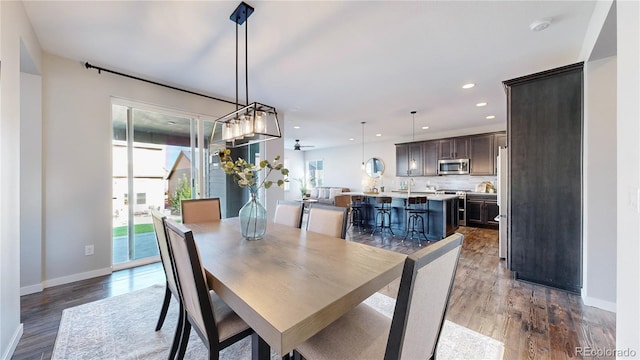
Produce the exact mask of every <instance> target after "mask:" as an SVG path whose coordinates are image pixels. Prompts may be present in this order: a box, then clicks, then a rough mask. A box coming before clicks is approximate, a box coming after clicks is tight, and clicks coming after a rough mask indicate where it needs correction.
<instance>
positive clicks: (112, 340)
mask: <svg viewBox="0 0 640 360" xmlns="http://www.w3.org/2000/svg"><path fill="white" fill-rule="evenodd" d="M163 296H164V286H161V285H154V286H151V287H148V288H145V289H142V290H138V291H134V292H130V293H127V294H124V295H119V296H115V297H111V298H107V299H103V300H99V301H94V302H92V303H88V304H84V305H80V306H76V307H72V308H68V309H65V310H64V311H63V312H62V319H61V320H60V328H59V330H58V335H57V338H56V342H55V345H54V349H53V354H52V357H51V358H52V359H53V360H73V359H78V360H80V359H82V360H88V359H151V360H155V359H158V360H159V359H166V358H167V357H168V355H169V348H170V347H171V342H172V340H173V335H174V329H175V325H176V322H177V318H178V315H177V313H178V306H177V305H176V304H175V300H172V302H171V306H170V307H169V312H168V314H167V319H166V320H165V323H164V326H163V327H162V329H161V330H160V331H157V332H156V331H154V328H155V325H156V321H157V320H158V314H159V311H160V307H161V305H162V299H163ZM366 302H367V303H368V304H369V305H371V306H373V307H375V308H377V309H378V310H379V311H381V312H382V313H384V314H387V315H388V316H391V315H392V313H393V307H394V304H395V300H394V299H392V298H390V297H388V296H385V295H381V294H375V295H373V296H372V297H370V298H369V299H367V300H366ZM503 350H504V347H503V344H502V343H500V342H499V341H497V340H494V339H492V338H490V337H487V336H484V335H482V334H479V333H477V332H474V331H472V330H469V329H467V328H465V327H462V326H459V325H457V324H454V323H452V322H449V321H446V322H445V326H444V328H443V331H442V336H441V338H440V343H439V346H438V352H437V354H438V356H437V357H438V358H439V359H501V358H502V353H503ZM206 354H207V350H206V347H205V346H204V344H203V343H202V342H201V341H200V338H199V337H198V336H197V335H196V334H195V332H193V331H192V333H191V337H190V338H189V346H188V347H187V353H186V356H185V359H194V360H195V359H204V358H206V357H207V356H206ZM250 358H251V339H250V337H249V338H246V339H244V340H242V341H240V342H238V343H236V344H234V345H232V346H230V347H228V348H226V349H224V350H223V351H222V352H221V353H220V359H228V360H237V359H250ZM271 358H272V359H274V360H275V359H279V356H278V354H275V353H272V355H271Z"/></svg>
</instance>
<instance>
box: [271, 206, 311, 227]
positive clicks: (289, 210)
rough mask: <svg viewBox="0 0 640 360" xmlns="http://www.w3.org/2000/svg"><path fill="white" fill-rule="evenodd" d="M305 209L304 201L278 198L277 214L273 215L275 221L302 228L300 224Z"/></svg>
mask: <svg viewBox="0 0 640 360" xmlns="http://www.w3.org/2000/svg"><path fill="white" fill-rule="evenodd" d="M303 210H304V203H303V202H302V201H284V200H278V204H277V205H276V214H275V216H274V217H273V222H274V223H277V224H282V225H287V226H291V227H296V228H298V229H300V226H302V211H303Z"/></svg>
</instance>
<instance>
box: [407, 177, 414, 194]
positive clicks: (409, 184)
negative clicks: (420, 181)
mask: <svg viewBox="0 0 640 360" xmlns="http://www.w3.org/2000/svg"><path fill="white" fill-rule="evenodd" d="M407 185H408V187H407V195H408V196H411V186H416V182H415V181H414V180H413V178H409V183H408V184H407Z"/></svg>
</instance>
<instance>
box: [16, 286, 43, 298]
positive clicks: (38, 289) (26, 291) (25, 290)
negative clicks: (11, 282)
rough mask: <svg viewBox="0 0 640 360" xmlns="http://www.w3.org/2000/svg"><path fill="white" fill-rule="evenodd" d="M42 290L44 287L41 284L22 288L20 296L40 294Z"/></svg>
mask: <svg viewBox="0 0 640 360" xmlns="http://www.w3.org/2000/svg"><path fill="white" fill-rule="evenodd" d="M43 289H44V286H43V285H42V283H40V284H35V285H28V286H23V287H21V288H20V296H23V295H29V294H35V293H39V292H42V290H43Z"/></svg>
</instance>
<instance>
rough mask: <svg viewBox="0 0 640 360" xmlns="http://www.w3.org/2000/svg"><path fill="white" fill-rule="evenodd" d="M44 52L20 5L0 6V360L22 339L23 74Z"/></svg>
mask: <svg viewBox="0 0 640 360" xmlns="http://www.w3.org/2000/svg"><path fill="white" fill-rule="evenodd" d="M21 48H22V51H21ZM40 51H41V50H40V45H39V43H38V40H37V38H36V37H35V34H34V33H33V29H32V28H31V24H30V23H29V21H28V19H27V16H26V14H25V11H24V8H23V6H22V3H21V2H15V1H0V63H1V66H0V359H9V358H10V357H11V355H12V354H13V351H14V349H15V346H17V344H18V340H19V339H20V336H21V335H22V324H20V260H19V259H20V228H19V224H20V71H21V61H27V60H28V62H29V63H30V65H32V66H31V67H35V68H36V69H40V66H41V53H40ZM27 56H28V57H29V59H26V58H25V57H27Z"/></svg>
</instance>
